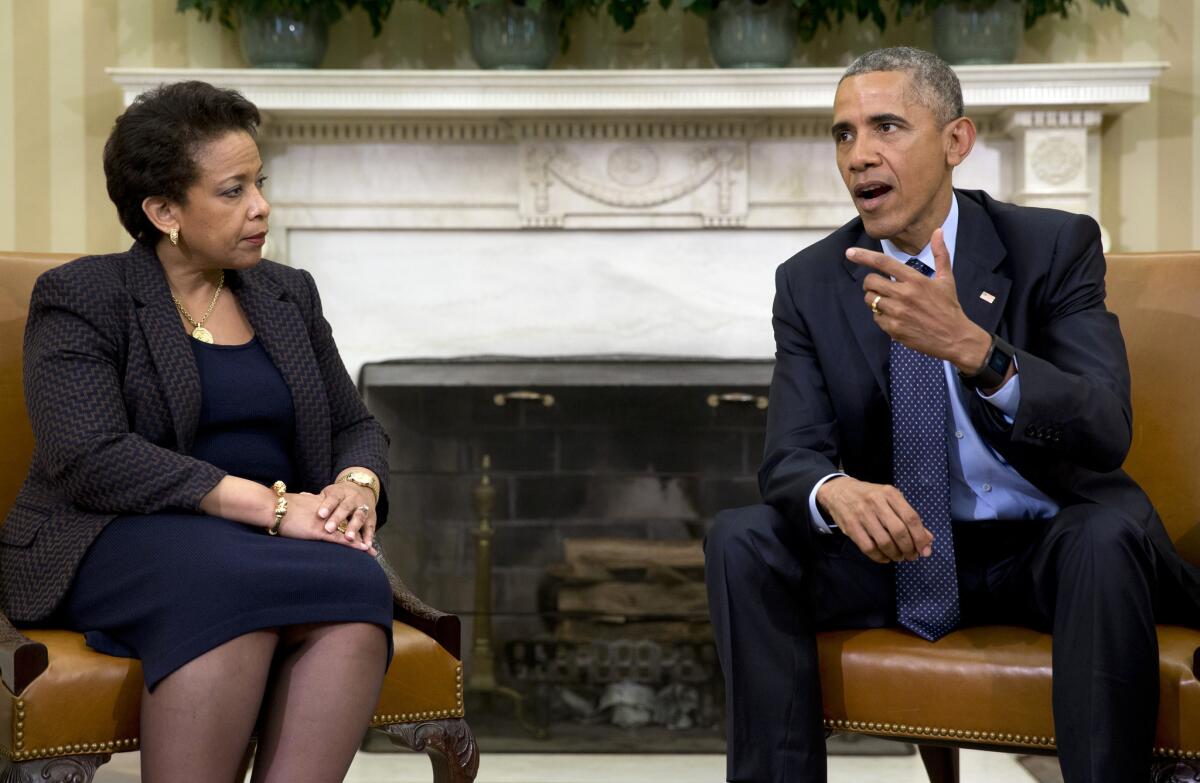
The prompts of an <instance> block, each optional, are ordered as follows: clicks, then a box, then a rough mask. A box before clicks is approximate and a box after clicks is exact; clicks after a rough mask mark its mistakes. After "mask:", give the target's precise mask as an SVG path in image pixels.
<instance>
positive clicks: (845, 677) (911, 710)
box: [818, 626, 1200, 755]
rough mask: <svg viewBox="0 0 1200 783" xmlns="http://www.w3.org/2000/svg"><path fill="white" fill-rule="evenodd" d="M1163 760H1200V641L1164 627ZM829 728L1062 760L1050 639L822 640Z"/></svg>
mask: <svg viewBox="0 0 1200 783" xmlns="http://www.w3.org/2000/svg"><path fill="white" fill-rule="evenodd" d="M1158 643H1159V672H1160V685H1159V692H1160V696H1159V709H1158V730H1157V736H1156V739H1155V746H1156V748H1158V749H1159V753H1160V754H1161V755H1176V754H1186V753H1200V683H1198V682H1197V679H1196V671H1195V669H1196V667H1197V661H1196V659H1197V651H1198V650H1200V631H1197V630H1191V629H1187V628H1180V627H1176V626H1159V628H1158ZM818 646H819V651H820V665H821V686H822V688H823V689H824V690H823V698H824V706H825V724H826V727H827V728H830V729H834V730H836V731H852V732H857V733H863V734H877V735H880V736H896V737H908V738H911V739H918V740H919V739H921V738H928V739H941V740H952V741H957V742H963V743H973V744H979V745H995V746H1013V747H1023V748H1035V749H1042V750H1053V748H1054V724H1053V720H1052V717H1051V697H1050V673H1051V666H1050V636H1049V634H1044V633H1039V632H1037V631H1033V630H1030V629H1027V628H1015V627H1009V626H987V627H979V628H966V629H963V630H960V631H955V632H954V633H952V634H949V635H948V636H945V637H943V638H942V639H940V640H938V641H937V642H934V643H932V644H931V643H929V642H926V641H924V640H922V639H919V638H917V637H916V636H913V635H912V634H910V633H905V632H903V631H900V630H896V629H891V628H881V629H872V630H865V631H831V632H826V633H822V634H819V635H818Z"/></svg>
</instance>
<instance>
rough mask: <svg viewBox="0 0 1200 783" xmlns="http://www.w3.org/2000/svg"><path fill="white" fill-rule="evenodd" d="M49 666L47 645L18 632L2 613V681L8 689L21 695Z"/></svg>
mask: <svg viewBox="0 0 1200 783" xmlns="http://www.w3.org/2000/svg"><path fill="white" fill-rule="evenodd" d="M49 665H50V659H49V657H48V656H47V655H46V645H44V644H42V643H41V642H35V641H33V640H32V639H30V638H28V637H27V636H25V635H24V634H23V633H21V632H20V631H18V630H17V628H16V627H15V626H14V625H13V624H12V623H11V622H10V621H9V619H8V616H7V615H5V614H4V613H3V612H0V680H3V682H4V684H5V685H6V686H7V687H8V689H9V690H10V691H11V692H12V693H13V694H14V695H20V693H21V692H22V691H23V690H25V688H26V687H27V686H28V685H29V683H31V682H33V681H34V679H36V678H37V676H38V675H39V674H41V673H42V672H44V671H46V668H47V667H48V666H49Z"/></svg>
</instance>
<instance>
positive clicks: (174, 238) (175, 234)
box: [167, 228, 179, 247]
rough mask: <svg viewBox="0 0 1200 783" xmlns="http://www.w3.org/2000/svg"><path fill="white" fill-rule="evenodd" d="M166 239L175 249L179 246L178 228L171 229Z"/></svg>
mask: <svg viewBox="0 0 1200 783" xmlns="http://www.w3.org/2000/svg"><path fill="white" fill-rule="evenodd" d="M167 237H168V238H169V239H170V240H171V244H172V245H175V246H176V247H178V246H179V229H178V228H173V229H171V233H170V234H168V235H167Z"/></svg>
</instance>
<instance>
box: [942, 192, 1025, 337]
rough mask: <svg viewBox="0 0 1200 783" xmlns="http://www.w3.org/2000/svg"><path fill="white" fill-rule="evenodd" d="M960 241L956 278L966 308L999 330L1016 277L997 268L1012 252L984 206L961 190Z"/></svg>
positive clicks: (973, 317) (975, 318)
mask: <svg viewBox="0 0 1200 783" xmlns="http://www.w3.org/2000/svg"><path fill="white" fill-rule="evenodd" d="M957 196H958V242H957V246H956V247H955V250H954V282H955V287H956V289H957V291H958V302H959V304H960V305H962V309H963V312H965V313H966V314H967V317H968V318H970V319H971V320H972V321H974V322H975V323H977V324H979V325H980V326H981V327H983V328H984V329H985V330H987V331H989V332H994V331H996V326H997V325H998V324H999V323H1000V316H1001V315H1003V314H1004V308H1005V305H1006V304H1007V301H1008V292H1009V289H1010V288H1011V287H1012V280H1011V279H1010V278H1008V277H1006V276H1005V275H1003V274H1002V273H1000V272H998V271H997V267H999V266H1000V262H1001V261H1003V260H1004V257H1005V256H1006V255H1008V251H1007V250H1005V248H1004V244H1003V243H1001V241H1000V236H999V235H998V234H997V233H996V227H995V226H994V225H993V224H992V221H991V220H990V219H988V216H987V213H986V212H985V211H984V209H983V207H981V206H980V205H979V203H978V202H976V201H975V200H974V199H972V198H971V197H970V196H968V195H966V194H964V193H958V194H957Z"/></svg>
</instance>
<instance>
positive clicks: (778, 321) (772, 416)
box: [758, 264, 838, 528]
mask: <svg viewBox="0 0 1200 783" xmlns="http://www.w3.org/2000/svg"><path fill="white" fill-rule="evenodd" d="M786 266H787V265H786V264H785V265H783V266H780V267H779V269H778V270H777V271H776V273H775V302H774V305H773V306H772V319H771V324H772V328H773V330H774V332H775V370H774V374H773V375H772V377H771V391H770V400H771V405H770V407H769V408H768V410H767V442H766V448H765V454H764V458H763V465H762V467H761V468H760V469H759V472H758V487H759V492H760V493H761V494H762V498H763V502H765V503H767V504H769V505H771V506H774V507H775V508H776V509H777V510H778V511H779V512H780V513H781V514H783V515H784V516H785V517H786V518H787V519H789V520H793V521H796V522H798V523H803V525H804V526H805V527H806V528H808V527H809V526H810V525H811V524H812V522H813V520H812V517H811V514H810V512H809V505H808V498H809V495H810V494H811V493H812V490H813V487H815V486H816V484H817V482H818V481H820V480H821V479H822V478H824V477H825V476H828V475H829V474H831V473H836V472H837V471H838V468H837V461H838V435H837V420H836V416H835V414H834V410H833V404H832V403H831V402H830V399H829V391H828V389H827V387H826V384H825V379H824V375H823V374H822V372H821V367H820V364H819V362H818V360H817V356H816V351H815V348H814V346H813V342H812V338H811V336H810V333H809V330H808V326H807V324H806V323H805V321H804V319H803V317H802V316H801V314H800V313H799V312H798V310H797V309H796V305H795V301H794V299H793V297H792V293H791V287H790V284H789V281H788V275H787V269H786Z"/></svg>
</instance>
